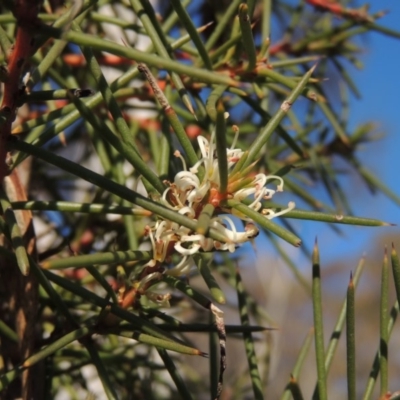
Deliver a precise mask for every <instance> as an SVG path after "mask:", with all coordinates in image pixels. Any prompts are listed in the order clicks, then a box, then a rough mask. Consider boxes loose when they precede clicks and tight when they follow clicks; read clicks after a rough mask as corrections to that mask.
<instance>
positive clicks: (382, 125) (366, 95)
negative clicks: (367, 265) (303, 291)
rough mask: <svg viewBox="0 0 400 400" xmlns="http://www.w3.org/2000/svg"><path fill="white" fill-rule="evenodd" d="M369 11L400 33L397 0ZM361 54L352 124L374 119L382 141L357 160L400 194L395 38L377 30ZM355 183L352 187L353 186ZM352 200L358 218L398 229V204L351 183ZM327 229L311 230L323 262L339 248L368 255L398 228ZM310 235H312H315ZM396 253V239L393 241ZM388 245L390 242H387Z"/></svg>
mask: <svg viewBox="0 0 400 400" xmlns="http://www.w3.org/2000/svg"><path fill="white" fill-rule="evenodd" d="M370 4H371V12H372V13H373V12H376V11H379V10H390V13H389V14H388V15H386V16H385V17H383V18H381V19H380V21H379V23H380V24H382V25H385V26H387V27H390V28H392V29H395V30H400V24H399V19H400V1H396V0H383V1H371V2H370ZM364 44H365V55H364V56H363V61H364V66H365V67H364V69H363V70H361V71H357V70H353V71H351V74H352V76H353V78H354V79H355V82H356V83H357V84H358V87H359V89H360V91H361V94H362V99H361V100H355V99H353V101H352V104H351V105H352V107H351V118H350V121H351V125H353V124H354V125H357V124H358V123H360V122H362V121H366V120H371V121H375V122H376V123H377V124H378V126H379V129H378V130H379V132H383V133H384V134H385V137H384V138H383V140H381V141H378V142H375V143H372V144H369V145H366V146H365V147H364V148H363V149H362V151H360V152H359V157H361V159H362V160H363V161H364V162H365V164H366V165H367V166H368V167H369V168H370V169H371V171H373V172H374V174H376V175H377V176H379V177H380V178H381V179H382V181H383V182H384V183H385V184H386V185H387V186H389V187H391V188H392V190H394V191H395V192H396V194H397V195H398V196H400V171H399V166H400V165H399V154H398V149H399V148H400V136H399V133H400V132H399V129H400V111H399V106H398V94H399V91H400V82H399V78H398V73H399V67H400V40H399V39H397V40H396V39H394V38H391V37H388V36H385V35H383V34H381V33H378V32H373V33H371V34H369V35H368V37H367V38H366V40H365V42H364ZM353 185H355V186H353ZM347 189H348V190H350V193H352V195H353V196H354V199H353V202H352V203H353V211H354V213H355V214H357V215H359V216H369V217H372V218H378V219H382V220H385V221H388V222H392V223H395V224H397V225H400V206H397V205H396V204H394V202H393V201H391V200H389V199H387V198H386V197H385V196H383V195H375V196H371V195H370V193H369V191H368V190H366V189H365V188H363V185H361V184H358V185H357V182H354V180H351V181H350V182H349V186H348V187H347ZM324 232H326V227H322V226H321V227H319V228H318V227H317V228H315V235H321V236H322V237H321V238H320V239H321V240H322V241H321V240H320V243H321V250H322V253H323V254H324V253H325V254H326V256H327V257H328V258H331V256H332V257H336V256H337V254H338V249H339V250H340V252H341V253H342V254H346V255H349V256H353V257H360V255H361V254H362V253H363V252H367V255H368V250H369V248H370V246H371V241H372V240H373V239H374V238H375V237H377V236H379V235H381V234H390V236H391V237H392V239H391V240H393V241H394V242H395V244H396V240H395V238H396V236H398V235H399V233H400V229H399V228H398V227H390V228H352V227H351V228H348V227H345V226H344V232H345V233H346V237H344V238H343V237H336V238H335V237H333V236H332V235H328V234H326V233H324ZM315 235H312V236H315ZM397 242H398V243H397V248H398V249H399V250H400V241H399V240H397ZM387 244H388V245H390V243H387Z"/></svg>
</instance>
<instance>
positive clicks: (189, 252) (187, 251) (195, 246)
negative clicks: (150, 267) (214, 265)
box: [174, 242, 200, 256]
mask: <svg viewBox="0 0 400 400" xmlns="http://www.w3.org/2000/svg"><path fill="white" fill-rule="evenodd" d="M174 249H175V250H176V251H177V252H178V253H180V254H182V255H184V256H191V255H192V254H195V253H197V252H198V251H199V249H200V245H199V244H197V243H193V244H192V246H191V247H190V248H188V249H186V248H185V247H183V246H182V245H181V242H177V243H175V245H174Z"/></svg>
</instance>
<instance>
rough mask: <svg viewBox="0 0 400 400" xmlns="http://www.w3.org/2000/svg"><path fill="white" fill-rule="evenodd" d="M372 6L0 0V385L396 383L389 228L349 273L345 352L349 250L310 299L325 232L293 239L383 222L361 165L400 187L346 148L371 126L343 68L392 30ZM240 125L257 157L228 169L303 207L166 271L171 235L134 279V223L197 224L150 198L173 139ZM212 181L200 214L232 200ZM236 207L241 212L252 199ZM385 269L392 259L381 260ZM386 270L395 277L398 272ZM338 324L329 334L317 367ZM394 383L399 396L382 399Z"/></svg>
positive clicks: (174, 162)
mask: <svg viewBox="0 0 400 400" xmlns="http://www.w3.org/2000/svg"><path fill="white" fill-rule="evenodd" d="M384 16H385V11H380V10H377V11H376V10H372V11H371V10H369V8H368V7H367V6H366V5H362V4H358V2H355V1H341V2H335V1H328V0H299V1H297V0H296V1H295V0H288V1H272V0H263V1H261V0H260V1H250V0H249V1H247V2H244V1H243V0H241V1H221V2H209V1H180V0H171V1H169V2H166V1H165V2H164V1H163V2H156V1H154V2H149V1H145V0H129V1H128V0H126V1H125V0H121V1H109V0H98V1H95V0H83V1H74V2H68V1H65V2H64V1H61V0H47V1H45V2H44V3H41V2H39V1H33V2H29V1H25V0H16V1H12V0H8V1H5V2H4V4H2V5H1V14H0V46H1V50H2V51H1V53H0V58H1V65H2V67H1V80H2V82H3V85H2V104H1V108H0V124H1V125H0V145H1V151H0V156H1V163H2V166H1V171H0V173H1V177H2V179H3V178H4V185H3V187H4V189H3V190H2V192H1V196H0V197H1V198H0V204H1V208H2V211H3V217H2V218H1V219H0V230H1V233H2V236H1V247H0V256H1V265H2V268H1V271H0V274H1V279H2V280H1V284H0V290H1V292H0V293H1V298H2V305H1V320H0V338H1V360H0V361H1V363H0V370H1V373H2V376H1V378H0V396H2V398H4V399H8V398H17V397H22V398H24V399H30V398H37V399H39V398H49V399H50V398H51V399H52V398H56V399H69V398H71V399H81V398H99V399H100V398H108V399H115V398H122V399H125V398H126V399H131V398H132V399H133V398H135V399H136V398H137V399H175V398H179V396H180V397H182V398H185V399H190V398H193V399H194V398H196V399H209V398H210V397H211V398H217V397H220V398H221V399H253V398H255V399H262V398H264V397H265V398H266V397H270V398H282V399H288V398H294V399H301V398H319V399H321V400H322V399H324V398H328V397H329V399H342V398H345V397H346V395H347V396H348V398H349V399H352V398H363V399H368V398H378V397H379V396H381V397H382V398H393V399H394V398H397V397H396V396H397V395H396V390H398V389H399V387H397V386H396V384H397V383H396V376H398V373H399V371H400V365H399V360H398V359H396V357H395V355H394V356H393V357H390V356H389V357H387V354H392V353H393V352H395V350H394V349H396V347H397V345H398V339H397V337H398V332H397V335H396V332H394V333H393V334H392V339H391V340H390V342H389V339H388V337H387V335H388V329H387V326H388V324H389V325H390V321H388V318H389V317H388V315H389V312H388V310H387V308H389V310H390V307H391V306H392V305H393V304H394V303H395V301H396V290H394V288H393V287H391V286H390V290H387V289H386V287H387V286H388V283H387V281H386V279H387V278H386V277H385V274H382V273H381V270H382V268H381V266H382V258H383V257H382V252H383V250H382V249H383V248H384V245H383V244H382V243H378V242H377V243H374V249H376V250H375V251H376V253H377V254H378V253H379V256H376V257H375V255H371V257H370V258H369V260H370V261H369V262H371V260H373V261H372V262H373V263H374V264H376V268H375V267H374V268H373V269H371V268H369V269H368V270H367V271H366V272H365V274H364V275H363V277H362V278H361V281H360V286H359V288H358V289H357V290H356V307H355V311H356V313H355V315H356V316H355V317H354V314H353V316H352V314H351V312H350V311H351V310H350V311H348V314H347V315H348V316H347V318H349V319H348V322H347V325H352V321H353V322H354V321H355V327H356V328H355V331H356V336H355V337H356V346H355V347H356V349H355V350H354V348H351V346H349V340H350V339H349V337H348V340H347V347H346V340H345V336H346V335H345V329H344V328H343V326H344V324H343V323H342V325H340V329H339V328H337V329H338V330H337V332H336V333H335V334H332V332H333V331H334V327H335V326H336V325H335V324H336V320H337V318H338V315H339V314H340V312H341V309H342V307H343V301H344V299H345V297H346V289H347V287H346V286H347V282H346V283H345V284H343V283H342V282H337V281H335V280H337V279H338V278H337V276H338V271H346V272H347V276H349V275H350V271H353V273H354V274H355V279H358V275H357V272H356V267H357V265H352V264H350V265H349V264H347V263H346V264H344V263H343V262H342V261H340V262H337V263H334V264H332V265H329V266H325V265H324V263H322V269H323V273H322V298H321V292H320V291H319V285H320V284H321V282H320V281H321V280H320V279H319V259H318V254H317V253H318V248H317V247H315V248H314V249H311V248H310V243H311V240H310V238H305V237H303V236H302V234H303V228H302V226H303V224H305V223H308V222H309V221H314V222H315V221H317V222H319V223H323V224H325V223H328V225H327V226H328V228H327V229H332V230H333V231H335V232H336V233H338V234H341V233H342V232H343V231H345V230H346V229H350V228H348V227H347V226H346V224H347V225H353V226H362V227H363V228H362V229H371V227H377V226H389V225H390V224H388V223H387V222H386V221H380V220H379V219H377V218H379V217H377V216H376V215H375V214H373V215H358V214H357V212H355V211H354V210H356V209H357V207H356V204H354V201H353V199H354V197H355V194H354V192H353V191H351V190H349V182H354V177H355V176H356V177H357V179H358V180H357V182H362V183H363V185H365V187H366V188H368V190H369V191H370V192H371V195H372V194H375V193H382V194H384V195H385V196H387V197H388V198H389V199H390V200H392V201H393V202H394V203H395V204H397V205H398V204H400V200H399V198H398V196H397V195H396V194H395V192H394V191H393V188H389V187H386V186H385V185H384V184H383V183H382V180H381V179H379V177H378V176H376V175H375V174H374V171H372V170H371V169H369V168H367V167H366V165H365V164H364V160H363V158H362V157H361V156H360V151H359V150H360V147H362V146H374V145H375V144H374V141H376V140H377V139H379V138H380V137H381V135H382V132H380V131H379V130H378V129H377V125H376V124H375V121H369V120H368V119H366V120H365V121H362V122H361V123H360V124H359V125H356V126H354V123H353V122H351V121H350V120H351V104H352V102H353V100H354V99H358V98H360V96H361V94H362V92H363V88H362V87H360V88H358V87H357V86H356V84H355V82H354V80H353V76H354V75H356V74H357V72H358V69H360V68H361V67H362V59H363V51H364V46H365V44H366V42H365V34H367V33H369V32H370V33H371V34H379V35H385V36H388V37H392V38H399V37H400V33H398V32H395V31H392V30H390V29H389V28H387V27H385V23H384V18H383V17H384ZM381 18H382V21H383V22H381V21H380V19H381ZM270 38H272V40H270ZM388 56H389V55H388ZM138 63H141V65H144V66H147V68H148V69H149V71H151V73H152V75H153V78H152V77H149V76H148V75H147V76H146V74H143V73H141V72H140V71H139V69H138ZM313 68H315V70H314V69H313ZM157 89H161V91H160V92H161V93H164V95H165V99H164V98H163V97H162V95H161V94H160V93H157ZM223 111H227V112H228V113H229V118H228V119H227V121H226V127H225V128H223V130H222V132H223V134H222V136H221V131H219V130H218V129H219V128H218V126H219V125H218V122H221V118H220V117H221V115H222V114H223ZM222 120H223V118H222ZM216 125H217V128H215V126H216ZM235 125H236V126H237V127H239V136H238V140H237V143H236V144H235V146H234V147H235V148H240V149H241V150H243V151H248V153H245V154H246V155H245V156H244V157H243V159H245V158H246V157H247V158H246V160H245V161H244V164H245V165H250V164H251V163H252V162H255V165H254V166H253V167H252V169H249V170H246V169H245V168H243V166H242V168H241V169H240V170H241V171H242V172H243V171H245V172H246V175H243V176H241V179H243V180H246V179H248V182H251V181H252V179H253V178H254V175H255V174H256V173H263V174H266V175H267V176H268V175H278V176H280V177H283V179H284V192H283V193H277V194H276V196H275V197H274V199H273V200H268V201H266V202H263V207H265V208H266V209H267V210H273V211H271V212H279V211H280V210H283V209H285V208H286V207H287V204H288V203H289V202H293V201H294V202H295V203H296V208H295V209H294V210H290V211H288V212H287V213H285V214H283V215H282V216H281V217H279V218H277V219H274V220H273V221H270V220H267V219H266V218H265V217H264V216H262V215H261V213H259V215H254V212H253V214H251V216H250V219H252V220H253V222H254V223H255V224H256V225H257V226H258V228H259V230H260V234H259V235H258V237H257V238H255V239H252V240H251V243H246V244H244V245H243V246H241V247H240V248H237V249H236V251H235V254H233V255H232V254H230V253H229V252H226V251H217V250H216V249H215V248H213V249H212V251H200V252H199V253H198V254H197V255H196V257H195V259H194V261H195V263H196V266H194V265H193V267H192V268H191V270H190V272H187V271H186V272H185V274H183V276H180V277H178V278H176V277H173V276H170V275H168V274H166V273H164V272H165V270H168V269H171V268H173V267H174V266H176V265H177V264H179V262H180V261H181V259H182V254H180V253H179V252H177V251H176V252H175V253H173V252H172V251H171V254H169V257H168V258H167V259H166V260H163V263H162V264H161V265H160V264H157V268H159V269H157V271H158V272H160V274H159V276H157V280H153V281H152V282H151V284H152V285H153V286H151V287H150V288H149V290H148V292H147V293H146V290H147V289H148V288H147V286H146V288H145V289H143V287H144V286H145V284H144V283H141V282H142V281H144V279H145V277H146V276H147V275H146V273H148V272H146V271H148V270H147V269H146V268H147V266H148V263H149V260H152V259H155V258H156V256H155V254H153V252H152V250H154V247H153V248H152V246H151V242H150V240H149V237H148V236H149V235H148V232H149V229H150V228H149V226H153V225H152V224H154V222H155V221H156V220H157V218H158V220H159V221H160V220H164V221H165V220H171V221H175V222H176V223H179V224H182V225H183V226H186V227H187V228H188V229H189V228H190V230H191V231H190V232H194V231H195V230H196V229H197V228H196V224H197V221H196V220H190V218H188V217H187V216H182V215H178V213H176V212H174V211H173V212H172V211H171V210H170V209H168V207H164V206H165V203H163V201H162V194H163V192H164V190H165V189H166V188H167V185H168V182H174V178H175V176H176V174H177V173H178V172H179V171H181V170H182V161H181V159H179V158H178V157H176V156H175V154H176V153H175V151H176V150H179V151H180V153H181V154H182V156H183V157H184V159H185V162H186V163H187V164H188V166H193V164H195V161H196V159H198V157H199V154H200V150H201V148H200V149H199V146H198V142H197V140H196V138H197V137H199V136H200V135H202V136H204V137H206V138H207V140H210V143H211V139H210V138H211V132H213V131H214V130H215V129H217V142H216V147H217V148H216V151H220V150H221V149H222V151H223V154H224V152H225V151H226V150H225V149H226V147H230V146H231V145H233V143H234V142H235V139H234V137H235V133H236V132H237V128H236V127H235ZM221 129H222V128H221ZM221 137H222V138H223V139H221ZM225 142H226V143H225ZM6 149H7V150H8V152H6ZM218 154H221V153H218ZM27 156H33V157H27ZM200 157H201V155H200ZM218 158H219V160H220V157H218ZM219 168H220V169H219V173H220V175H221V176H222V175H223V174H224V173H225V174H227V171H226V170H225V172H224V170H223V167H219ZM17 171H18V172H17ZM199 175H201V171H200V172H199ZM221 181H222V179H221ZM246 182H247V181H246ZM275 182H276V180H275V181H274V182H273V183H272V184H270V183H268V186H276V183H275ZM350 189H351V185H350ZM218 196H220V197H218V199H219V198H221V203H219V202H217V203H215V204H217V205H216V209H213V212H214V214H213V215H214V216H216V215H219V214H223V213H228V214H232V213H233V214H234V213H235V212H236V215H237V214H240V212H239V211H238V207H237V205H235V204H234V203H233V200H232V199H228V200H226V199H225V198H224V197H223V193H222V194H221V193H218ZM28 200H29V201H28ZM206 201H207V202H208V204H211V203H212V202H211V199H210V198H207V200H206ZM367 201H368V200H367ZM244 203H245V204H244V205H243V204H242V205H240V206H239V207H242V208H240V211H241V212H244V213H245V212H248V210H251V207H248V206H249V204H250V203H251V201H250V202H247V203H246V202H245V201H244ZM220 204H221V205H220ZM235 207H236V208H235ZM243 207H244V208H243ZM21 210H25V211H21ZM26 210H31V211H32V213H31V211H26ZM234 210H236V211H234ZM243 210H244V211H243ZM246 210H247V211H246ZM246 215H249V214H246ZM32 218H33V223H34V231H33V229H32ZM234 222H235V226H236V228H237V229H238V230H240V229H242V228H243V225H244V224H243V223H242V221H241V220H239V219H238V218H236V219H235V221H234ZM388 222H395V221H388ZM207 223H208V224H209V223H210V219H208V222H207ZM207 223H206V225H205V228H204V230H205V231H206V232H208V233H207V234H208V235H211V237H212V238H213V239H214V240H216V241H218V240H219V241H220V242H221V239H220V237H218V236H217V233H218V232H217V231H216V230H214V231H213V230H212V229H210V230H209V226H208V225H207ZM343 224H345V225H344V226H343ZM300 239H302V241H303V244H302V245H301V246H300V247H299V248H297V247H295V246H298V245H299V244H300ZM312 240H314V238H312ZM349 240H350V239H349ZM392 240H393V239H392V238H387V239H386V238H385V240H384V242H385V243H390V242H391V241H392ZM221 243H222V242H221ZM293 245H295V246H293ZM266 249H267V250H266ZM339 252H340V249H338V253H339ZM321 254H322V260H323V254H324V249H323V248H321ZM300 259H302V260H304V259H305V260H308V267H307V269H306V268H304V265H303V264H304V263H303V262H301V263H300V262H299V260H300ZM362 264H363V261H361V262H360V266H362ZM383 264H384V266H387V265H390V263H389V264H388V262H387V260H386V259H384V261H383ZM397 264H398V260H397V256H396V254H392V260H391V265H393V267H394V271H395V272H396V268H395V267H396V265H397ZM311 265H313V268H311ZM143 267H145V268H144V269H143ZM164 268H165V270H164ZM360 268H361V267H360ZM360 268H358V269H357V271H359V270H360ZM311 270H312V271H313V274H312V273H311ZM385 270H386V269H385V268H383V271H385ZM143 271H145V272H143ZM381 281H382V283H381ZM392 281H395V282H400V281H399V277H398V276H397V280H396V274H395V279H394V280H390V282H392ZM141 285H142V286H141ZM390 285H392V286H394V285H393V283H390ZM350 286H351V285H350ZM399 287H400V286H399ZM154 288H155V289H154ZM339 288H340V289H339ZM153 289H154V293H153V292H152V291H153ZM397 289H398V288H397ZM141 290H142V292H141ZM150 295H152V296H153V297H151V296H150ZM154 296H158V297H154ZM348 296H351V291H350V294H348ZM152 300H153V301H152ZM210 302H212V303H210ZM159 303H161V306H160V304H159ZM218 303H220V304H222V305H218V307H219V308H221V310H223V312H224V319H223V321H224V323H225V324H226V333H227V335H228V339H227V343H226V353H227V358H226V371H225V375H224V385H223V389H222V393H220V388H221V383H222V373H221V372H223V369H224V362H225V358H224V346H225V342H224V339H225V338H224V329H223V328H221V325H220V323H221V318H220V317H221V316H220V314H218V311H215V309H214V308H213V306H210V304H218ZM386 303H388V304H389V306H387V304H386ZM167 304H168V305H169V307H165V306H166V305H167ZM321 304H322V305H323V314H322V315H321V314H318V310H319V306H320V305H321ZM396 307H398V304H397V306H396ZM210 311H211V312H210ZM393 315H394V314H392V316H393ZM342 316H343V318H344V316H345V314H342ZM313 319H314V320H313ZM223 321H222V326H223ZM322 321H323V324H322ZM342 322H343V321H342ZM312 325H315V332H316V334H315V337H316V338H317V340H315V343H316V350H315V351H314V345H313V339H314V335H313V332H311V331H310V329H311V326H312ZM264 328H274V329H273V330H269V329H264ZM348 331H349V329H348ZM310 332H311V333H310ZM350 333H351V332H350ZM307 335H308V336H307ZM331 335H332V337H333V338H334V339H338V338H339V336H342V337H341V339H340V341H339V347H338V350H337V352H336V353H335V356H334V358H333V363H332V366H330V367H329V368H328V367H326V368H325V367H324V366H323V365H322V364H323V363H325V362H326V363H329V361H325V357H326V359H328V360H329V357H330V356H331V355H332V356H333V351H332V352H330V351H329V350H327V349H328V347H327V346H328V341H329V340H330V339H332V337H331ZM307 338H308V339H307ZM218 339H219V340H220V342H218ZM318 339H320V340H322V344H323V346H322V348H321V347H320V346H319V345H318ZM320 343H321V342H320ZM331 343H333V342H332V340H331ZM388 343H389V347H388V348H389V350H388V351H387V352H386V350H385V349H386V347H385V346H387V345H388ZM323 347H325V350H324V349H323ZM379 351H380V353H379V354H380V355H379V357H378V358H377V362H376V363H375V365H374V366H373V360H374V357H375V354H376V353H377V352H379ZM205 353H207V354H208V358H205V357H204V355H205ZM188 354H189V355H190V356H189V355H188ZM303 355H304V360H303V359H302V358H301V357H302V356H303ZM346 357H347V359H346ZM349 357H350V358H349ZM299 359H300V360H302V361H304V363H302V364H300V363H299V364H296V360H299ZM388 359H389V367H390V368H387V360H388ZM321 360H322V364H321ZM354 360H356V361H355V371H353V372H352V370H351V368H350V367H351V365H352V363H354ZM377 368H378V370H377ZM379 370H380V371H381V372H382V373H381V374H380V375H379V378H377V376H378V372H377V371H379ZM290 374H293V377H292V380H291V381H290V382H289V378H290ZM379 379H380V382H379V384H377V385H375V381H376V380H379ZM389 382H390V384H389ZM317 383H318V384H317ZM315 388H317V389H315ZM389 390H391V391H392V392H395V393H394V394H393V395H392V397H390V395H387V397H384V396H386V394H387V393H388V392H389ZM301 393H302V394H301Z"/></svg>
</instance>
